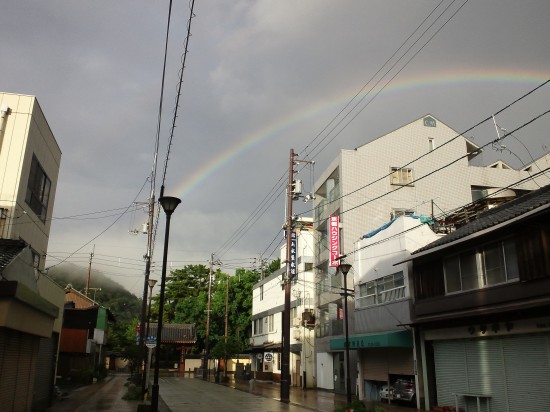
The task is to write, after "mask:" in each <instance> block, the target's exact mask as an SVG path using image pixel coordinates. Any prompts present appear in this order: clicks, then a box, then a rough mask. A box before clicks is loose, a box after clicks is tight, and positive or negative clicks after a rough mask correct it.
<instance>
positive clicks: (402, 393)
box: [392, 379, 416, 402]
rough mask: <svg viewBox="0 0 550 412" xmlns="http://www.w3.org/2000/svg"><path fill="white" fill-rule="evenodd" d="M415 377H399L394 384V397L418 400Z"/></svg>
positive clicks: (404, 399)
mask: <svg viewBox="0 0 550 412" xmlns="http://www.w3.org/2000/svg"><path fill="white" fill-rule="evenodd" d="M415 392H416V391H415V385H414V379H397V380H396V381H395V383H394V384H393V398H392V399H395V400H402V401H406V402H414V401H415V400H416V393H415Z"/></svg>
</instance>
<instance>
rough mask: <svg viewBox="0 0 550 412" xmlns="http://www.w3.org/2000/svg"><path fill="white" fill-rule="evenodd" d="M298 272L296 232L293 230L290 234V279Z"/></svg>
mask: <svg viewBox="0 0 550 412" xmlns="http://www.w3.org/2000/svg"><path fill="white" fill-rule="evenodd" d="M296 274H297V270H296V232H294V231H292V233H291V235H290V279H293V278H294V277H295V276H296Z"/></svg>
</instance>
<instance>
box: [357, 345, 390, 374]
mask: <svg viewBox="0 0 550 412" xmlns="http://www.w3.org/2000/svg"><path fill="white" fill-rule="evenodd" d="M363 353H364V355H363V356H362V358H363V359H364V361H363V362H362V367H363V377H364V379H366V380H369V381H382V382H387V381H388V379H389V377H388V353H387V350H386V349H383V348H376V349H368V350H364V351H363Z"/></svg>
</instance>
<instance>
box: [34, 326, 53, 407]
mask: <svg viewBox="0 0 550 412" xmlns="http://www.w3.org/2000/svg"><path fill="white" fill-rule="evenodd" d="M58 337H59V335H58V334H57V333H53V334H52V337H51V338H41V339H40V343H39V349H38V357H37V360H36V375H35V378H34V393H33V399H32V407H33V409H36V410H42V409H46V408H47V407H48V406H50V404H51V394H52V391H53V378H54V370H55V355H56V347H57V345H56V343H57V339H58Z"/></svg>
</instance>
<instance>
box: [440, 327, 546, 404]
mask: <svg viewBox="0 0 550 412" xmlns="http://www.w3.org/2000/svg"><path fill="white" fill-rule="evenodd" d="M434 360H435V373H436V386H437V404H438V405H454V402H455V400H454V396H453V395H452V394H453V393H454V392H456V393H479V394H487V395H490V396H491V399H490V408H491V410H492V411H503V412H525V411H541V412H542V411H550V391H549V390H548V388H550V334H542V333H541V334H533V335H515V336H507V337H502V338H490V339H489V338H486V339H463V340H454V341H434ZM467 402H468V404H467V405H465V403H464V400H461V401H460V406H461V407H462V408H465V407H467V409H468V410H477V406H476V400H475V398H471V399H469V400H468V401H467ZM481 411H483V412H484V411H486V406H485V402H484V401H482V402H481Z"/></svg>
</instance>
